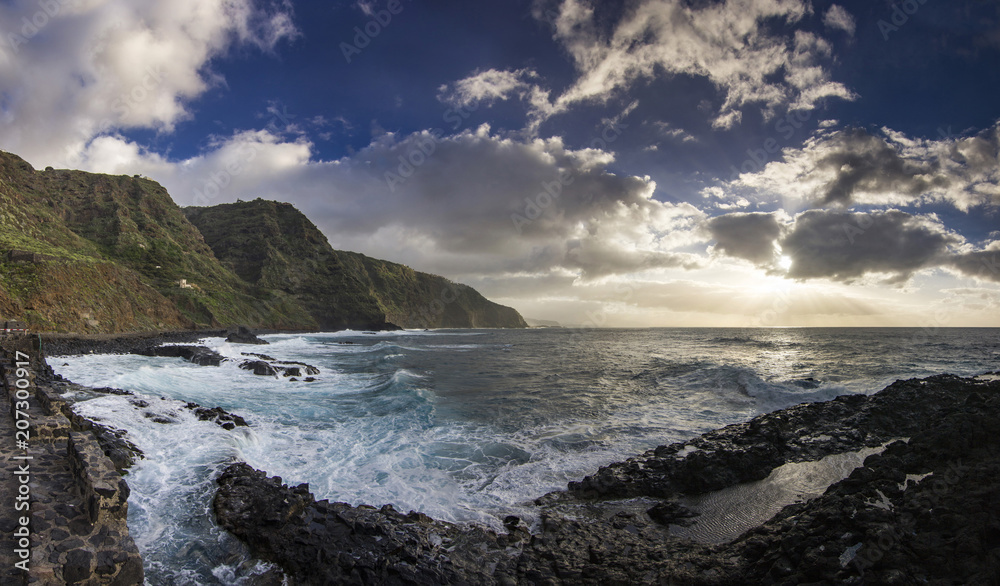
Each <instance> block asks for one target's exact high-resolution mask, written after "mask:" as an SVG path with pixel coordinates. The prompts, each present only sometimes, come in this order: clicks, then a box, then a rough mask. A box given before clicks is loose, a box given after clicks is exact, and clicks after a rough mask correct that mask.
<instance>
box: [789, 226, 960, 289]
mask: <svg viewBox="0 0 1000 586" xmlns="http://www.w3.org/2000/svg"><path fill="white" fill-rule="evenodd" d="M961 242H962V238H961V237H959V236H957V235H956V234H954V233H952V232H950V231H948V230H947V229H946V228H945V227H944V226H943V225H942V224H941V223H940V221H938V220H937V219H936V218H935V217H933V216H914V215H910V214H907V213H904V212H900V211H896V210H888V211H881V212H873V213H870V214H862V213H846V212H838V211H830V210H810V211H807V212H804V213H802V214H800V215H799V216H798V217H796V218H795V222H794V224H793V226H792V227H791V229H790V230H789V231H788V233H787V234H786V235H785V236H784V237H783V238H782V239H781V241H780V246H781V248H782V251H783V253H784V254H786V255H788V256H789V257H790V258H791V259H792V265H791V268H790V269H789V270H788V275H787V276H788V277H789V278H793V279H815V278H829V279H832V280H835V281H853V280H855V279H858V278H860V277H863V276H865V275H867V274H870V273H883V274H887V275H889V282H892V283H902V282H905V281H906V280H907V279H909V278H910V276H912V275H913V273H915V272H917V271H919V270H921V269H925V268H929V267H933V266H939V265H940V264H941V261H942V258H943V257H944V256H945V255H946V254H947V252H948V248H949V246H951V245H955V244H959V243H961Z"/></svg>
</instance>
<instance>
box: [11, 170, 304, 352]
mask: <svg viewBox="0 0 1000 586" xmlns="http://www.w3.org/2000/svg"><path fill="white" fill-rule="evenodd" d="M12 251H14V254H13V255H12V254H11V252H12ZM25 253H33V254H25ZM182 280H183V281H184V282H185V283H186V284H190V286H188V287H182V286H181V285H180V283H181V281H182ZM0 311H2V312H3V314H4V317H21V318H23V319H24V320H25V321H27V322H28V324H29V326H30V327H31V328H32V329H38V330H49V331H75V332H88V333H108V332H125V331H142V330H150V329H178V328H190V327H196V326H218V325H222V324H227V323H247V324H249V325H255V326H268V327H289V328H308V327H314V326H315V323H314V322H313V321H312V320H311V318H310V317H309V315H308V314H307V313H306V312H305V310H303V309H302V308H301V307H298V306H297V305H295V304H294V303H289V302H288V301H287V300H284V299H282V298H280V296H275V295H273V294H272V293H271V292H267V291H256V290H254V289H253V288H252V287H250V286H249V285H248V284H247V283H246V282H244V281H243V280H241V279H240V278H239V277H237V276H236V275H234V274H233V273H232V272H231V271H229V270H228V269H226V268H225V267H223V266H222V264H220V263H219V261H218V259H216V258H215V256H214V254H213V253H212V250H211V249H210V248H209V247H208V246H207V245H206V244H205V241H204V239H203V238H202V236H201V233H200V232H198V229H197V228H195V227H194V226H193V225H191V223H190V222H188V221H187V219H186V218H185V217H184V214H183V213H182V212H181V210H180V208H179V207H178V206H177V205H176V204H175V203H174V202H173V200H171V199H170V196H169V195H168V194H167V192H166V190H165V189H164V188H163V187H162V186H160V185H159V184H158V183H155V182H153V181H150V180H148V179H144V178H141V177H127V176H110V175H98V174H93V173H85V172H82V171H67V170H51V169H49V170H45V171H36V170H35V169H33V168H32V167H31V165H29V164H28V163H27V162H25V161H24V160H22V159H20V158H18V157H17V156H15V155H11V154H8V153H3V152H0Z"/></svg>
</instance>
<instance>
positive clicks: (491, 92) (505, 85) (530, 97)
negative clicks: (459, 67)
mask: <svg viewBox="0 0 1000 586" xmlns="http://www.w3.org/2000/svg"><path fill="white" fill-rule="evenodd" d="M538 79H539V75H538V73H536V72H535V71H534V70H532V69H518V70H516V71H500V70H497V69H487V70H485V71H480V72H477V73H474V74H473V75H471V76H469V77H466V78H464V79H461V80H459V81H457V82H455V83H452V84H445V85H442V86H441V87H440V88H439V89H438V99H439V100H441V101H442V102H445V103H447V104H451V105H453V106H456V107H460V108H469V109H475V108H478V107H480V106H482V105H485V106H492V105H493V104H494V103H496V102H498V101H505V100H509V99H512V98H516V99H519V100H522V101H524V102H526V103H527V104H528V118H529V124H528V129H529V131H531V132H534V130H536V129H537V128H538V125H539V124H540V123H541V122H542V121H543V120H544V119H545V118H547V117H548V116H550V115H551V114H552V113H553V112H554V106H553V105H552V103H551V101H550V97H549V91H548V90H545V89H543V88H542V87H541V86H540V85H539V84H538V83H536V80H538Z"/></svg>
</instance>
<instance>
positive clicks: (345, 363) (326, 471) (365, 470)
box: [49, 328, 1000, 585]
mask: <svg viewBox="0 0 1000 586" xmlns="http://www.w3.org/2000/svg"><path fill="white" fill-rule="evenodd" d="M265 338H266V339H267V340H269V341H270V342H271V345H269V346H259V347H258V346H254V347H248V346H239V345H230V344H227V343H225V342H224V341H223V340H222V339H219V338H214V339H207V340H204V341H203V342H202V343H203V344H204V345H207V346H209V347H211V348H214V349H215V350H217V351H219V352H220V353H222V354H223V355H225V356H228V357H231V358H233V360H232V361H228V362H225V363H223V365H222V366H221V367H218V368H214V367H199V366H194V365H191V364H189V363H186V362H184V361H183V360H181V359H169V358H147V357H140V356H79V357H65V358H52V359H50V360H49V362H50V364H51V365H52V366H53V368H54V369H55V370H56V372H58V373H60V374H62V375H64V376H66V377H67V378H69V379H71V380H73V381H75V382H78V383H81V384H85V385H90V386H96V387H103V386H112V387H119V388H123V389H128V390H130V391H133V392H135V393H136V396H134V397H123V396H95V395H92V394H89V393H84V394H80V395H76V396H71V397H69V398H70V399H72V400H75V401H78V402H77V404H76V408H77V409H78V411H80V412H81V413H82V414H83V415H86V416H88V417H91V418H93V419H95V420H100V421H101V422H102V423H104V424H106V425H110V426H112V427H116V428H120V429H125V430H128V432H129V434H130V439H131V440H132V441H133V442H134V443H136V444H137V445H138V446H139V447H140V448H141V449H142V450H143V451H144V452H145V453H146V459H145V460H142V461H141V462H140V463H139V464H138V465H136V466H135V467H134V468H133V469H132V470H131V472H130V474H129V476H128V478H127V480H128V482H129V486H130V487H131V488H132V497H131V498H130V509H129V526H130V528H131V531H132V533H133V536H134V538H135V539H136V542H137V544H138V545H139V547H140V550H141V551H142V552H143V555H144V557H145V560H146V569H147V574H148V575H149V583H151V584H158V585H159V584H211V583H218V584H240V583H242V582H243V581H244V580H245V578H246V576H248V575H251V574H253V573H255V572H260V571H262V570H263V567H262V566H259V565H254V564H253V563H251V562H249V561H248V560H247V558H246V555H245V552H243V550H242V548H241V547H240V546H239V544H238V543H236V541H235V540H234V539H232V538H230V537H228V536H227V535H226V534H225V533H224V532H222V531H220V530H219V529H218V528H217V527H216V526H215V524H214V522H213V520H212V516H211V509H210V507H211V498H212V495H213V494H214V488H215V485H214V478H215V477H216V476H217V475H218V473H219V471H221V469H222V468H224V467H225V466H226V465H228V464H229V463H230V462H232V461H236V460H242V461H246V462H247V463H249V464H250V465H251V466H254V467H256V468H260V469H262V470H266V471H267V472H268V473H269V474H271V475H278V476H281V477H282V478H283V479H284V480H285V481H286V482H288V483H291V484H298V483H302V482H308V483H309V485H310V488H311V490H312V491H313V492H314V493H315V495H316V497H317V498H319V499H322V498H328V499H331V500H337V501H344V502H349V503H352V504H361V503H366V504H373V505H381V504H385V503H392V504H393V505H395V506H396V507H397V508H399V509H402V510H411V509H413V510H419V511H422V512H424V513H427V514H429V515H431V516H434V517H437V518H440V519H445V520H450V521H459V522H469V521H472V522H480V523H485V524H489V525H492V526H494V527H497V528H499V527H500V526H501V525H500V522H499V521H498V519H502V518H503V517H504V516H505V515H507V514H512V513H513V514H518V515H521V516H523V517H525V518H527V519H529V520H530V519H532V518H533V514H534V513H533V511H532V509H531V507H530V506H529V505H528V503H530V501H531V500H533V499H534V498H536V497H538V496H540V495H542V494H544V493H546V492H549V491H552V490H558V489H562V488H565V486H566V484H567V482H569V481H570V480H577V479H579V478H581V477H582V476H584V475H586V474H590V473H592V472H594V471H595V470H596V469H597V468H598V467H600V466H601V465H604V464H607V463H610V462H613V461H616V460H621V459H624V458H627V457H629V456H631V455H634V454H636V453H640V452H642V451H644V450H646V449H649V448H651V447H654V446H657V445H661V444H665V443H670V442H674V441H680V440H685V439H688V438H690V437H693V436H695V435H698V434H700V433H702V432H704V431H708V430H710V429H714V428H717V427H720V426H723V425H727V424H730V423H735V422H739V421H745V420H747V419H749V418H751V417H753V416H755V415H757V414H760V413H763V412H768V411H773V410H775V409H779V408H782V407H786V406H789V405H793V404H797V403H800V402H805V401H820V400H826V399H830V398H833V397H835V396H837V395H840V394H845V393H871V392H875V391H878V390H880V389H882V388H883V387H885V386H886V385H887V384H889V383H891V382H892V381H894V380H896V379H898V378H911V377H917V376H927V375H931V374H938V373H942V372H950V373H955V374H961V375H974V374H980V373H983V372H987V371H993V370H1000V330H997V329H972V330H966V329H938V330H919V329H912V330H911V329H842V330H839V329H777V328H776V329H650V330H590V331H581V330H570V329H539V330H526V331H513V330H471V331H469V330H462V331H456V330H451V331H449V330H438V331H433V332H423V331H420V332H416V331H408V332H392V333H378V334H365V333H360V332H339V333H331V334H317V335H277V336H266V337H265ZM241 352H264V353H266V354H268V355H270V356H273V357H275V358H277V359H279V360H299V361H303V362H307V363H309V364H312V365H315V366H317V367H319V368H320V370H321V374H320V375H317V379H318V380H317V381H316V382H312V383H306V382H301V381H300V382H293V381H289V380H288V379H278V378H275V377H261V376H255V375H253V374H252V373H250V372H247V371H244V370H240V369H239V368H238V366H237V365H238V362H239V360H240V359H242V358H243V357H242V356H241V355H240V353H241ZM136 399H141V400H142V401H144V402H145V403H148V406H145V407H143V406H137V405H136V404H135V400H136ZM187 401H194V402H197V403H199V404H201V405H204V406H207V407H215V406H220V407H223V408H225V409H227V410H229V411H231V412H233V413H236V414H238V415H241V416H243V417H244V418H246V419H247V421H248V422H249V423H250V424H251V427H250V428H249V429H248V428H238V429H236V430H233V431H226V430H224V429H222V428H220V427H218V426H216V425H214V424H212V423H208V422H201V421H197V420H196V418H194V417H193V415H192V414H191V413H190V411H188V410H185V409H183V408H182V406H183V404H184V402H187ZM139 405H142V403H140V404H139ZM150 415H156V416H159V417H161V418H164V417H165V418H167V419H169V420H171V421H172V423H168V424H163V423H156V422H154V421H153V419H152V418H151V417H150Z"/></svg>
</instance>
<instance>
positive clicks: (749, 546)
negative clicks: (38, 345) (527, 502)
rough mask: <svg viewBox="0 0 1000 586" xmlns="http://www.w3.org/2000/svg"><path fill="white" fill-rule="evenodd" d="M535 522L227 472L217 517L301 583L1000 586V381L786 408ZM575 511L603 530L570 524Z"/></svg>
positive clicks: (624, 475)
mask: <svg viewBox="0 0 1000 586" xmlns="http://www.w3.org/2000/svg"><path fill="white" fill-rule="evenodd" d="M898 438H910V439H909V441H895V442H894V443H891V444H890V445H889V446H888V447H887V448H886V449H885V451H884V452H882V453H881V454H880V455H873V456H869V457H868V458H867V459H866V460H865V462H864V466H862V467H858V468H856V469H855V470H854V471H853V472H852V473H851V474H850V476H849V477H848V478H846V479H844V480H842V481H840V482H836V483H834V484H833V485H832V486H830V487H829V488H828V489H827V491H826V492H825V494H823V495H822V496H820V497H818V498H815V499H812V500H810V501H807V502H802V503H795V504H792V505H789V506H787V507H785V508H784V509H782V510H781V511H780V512H779V513H778V514H777V515H775V516H774V517H773V518H772V519H770V520H769V521H767V522H765V523H763V524H762V525H760V526H758V527H756V528H754V529H751V530H750V531H748V532H746V533H744V534H743V535H741V536H740V537H738V538H736V539H735V540H733V541H731V542H729V543H725V544H722V545H704V544H700V543H695V542H693V541H690V540H688V539H682V538H678V537H675V536H672V535H670V534H669V531H668V526H669V525H671V524H685V523H691V522H697V517H693V518H692V517H691V516H690V514H689V512H688V511H686V510H684V509H683V507H681V506H679V505H678V504H677V503H676V501H674V500H673V499H675V498H676V497H677V496H678V495H683V494H687V495H691V494H701V493H705V492H708V491H714V490H718V489H721V488H725V487H727V486H732V485H735V484H737V483H742V482H747V481H750V480H759V479H761V478H764V477H766V476H767V475H768V473H769V472H770V471H771V470H773V469H774V468H775V467H777V466H779V465H781V464H783V463H786V462H800V461H813V460H818V459H820V458H822V457H824V456H827V455H830V454H834V453H842V452H847V451H854V450H857V449H859V448H862V447H872V446H877V445H881V444H884V443H886V442H887V441H890V440H893V439H898ZM623 497H624V498H626V499H629V500H626V501H623V500H620V499H622V498H623ZM616 499H619V500H616ZM636 499H638V501H637V500H636ZM645 501H650V502H652V503H653V505H652V506H649V504H642V505H641V506H637V505H636V502H640V504H641V503H642V502H645ZM537 505H538V518H539V519H540V523H539V524H538V526H537V528H536V529H535V533H534V534H532V535H529V534H528V533H527V530H526V528H525V527H524V525H523V524H521V523H519V521H518V520H517V519H516V518H509V519H508V520H507V521H505V525H506V527H507V530H508V533H497V532H494V531H493V530H491V529H488V528H484V527H479V526H470V525H462V524H449V523H442V522H439V521H434V520H433V519H430V518H429V517H426V516H424V515H421V514H419V513H410V514H408V515H403V514H401V513H399V512H397V511H395V510H394V509H392V508H391V507H383V508H381V509H375V508H371V507H363V506H362V507H351V506H350V505H346V504H342V503H328V502H326V501H320V502H316V501H315V500H313V497H312V495H310V494H309V492H308V487H307V486H305V485H303V486H298V487H294V488H290V487H287V486H285V485H283V484H282V482H281V479H280V478H267V477H266V475H265V474H264V473H263V472H258V471H256V470H253V469H252V468H249V467H248V466H246V465H245V464H234V465H233V466H230V467H229V468H228V469H227V470H226V471H225V472H224V473H223V474H222V476H221V477H220V478H219V490H218V493H217V495H216V498H215V506H214V508H215V513H216V515H217V518H218V520H219V523H220V525H221V526H223V527H224V528H226V529H228V530H229V531H231V532H233V533H234V534H235V535H236V536H237V537H239V538H240V539H242V540H243V541H245V542H246V543H247V544H248V545H249V546H250V548H251V551H253V552H254V554H255V555H258V556H260V557H262V558H263V559H267V560H269V561H273V562H275V563H277V564H279V565H280V566H282V567H283V568H284V569H285V571H286V572H287V573H288V574H289V575H290V576H291V578H292V580H293V581H294V583H297V584H334V583H337V584H340V583H345V584H350V583H355V584H440V583H469V584H634V583H662V584H706V585H708V584H711V585H722V584H805V583H816V584H832V583H837V584H953V583H954V584H997V583H998V579H997V576H1000V382H998V381H990V380H985V379H981V380H977V379H962V378H958V377H954V376H949V375H942V376H936V377H930V378H927V379H923V380H916V379H914V380H909V381H898V382H896V383H894V384H893V385H890V386H889V387H887V388H886V389H884V390H883V391H882V392H880V393H878V394H876V395H872V396H848V397H840V398H838V399H836V400H834V401H829V402H826V403H819V404H813V405H800V406H796V407H792V408H790V409H785V410H783V411H778V412H775V413H772V414H769V415H764V416H761V417H757V418H755V419H754V420H752V421H750V422H747V423H743V424H739V425H733V426H729V427H726V428H724V429H721V430H718V431H714V432H711V433H707V434H704V435H703V436H700V437H699V438H696V439H694V440H691V441H689V442H684V443H679V444H674V445H671V446H661V447H659V448H656V449H655V450H651V451H650V452H647V453H646V454H644V455H643V456H641V457H638V458H633V459H630V460H628V461H626V462H621V463H618V464H613V465H611V466H607V467H605V468H602V469H601V470H600V471H599V472H598V473H597V474H595V475H593V476H591V477H588V478H587V479H584V480H583V481H581V482H579V483H572V484H571V485H570V489H569V490H568V491H566V492H563V493H554V494H550V495H546V496H545V497H543V498H541V499H539V500H538V501H537ZM574 506H586V507H590V508H591V509H592V510H594V511H596V513H594V514H591V515H589V516H580V515H567V514H566V511H567V510H569V509H568V507H574Z"/></svg>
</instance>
